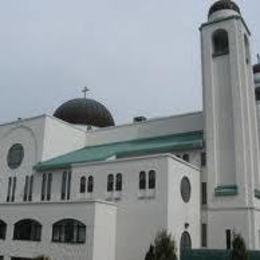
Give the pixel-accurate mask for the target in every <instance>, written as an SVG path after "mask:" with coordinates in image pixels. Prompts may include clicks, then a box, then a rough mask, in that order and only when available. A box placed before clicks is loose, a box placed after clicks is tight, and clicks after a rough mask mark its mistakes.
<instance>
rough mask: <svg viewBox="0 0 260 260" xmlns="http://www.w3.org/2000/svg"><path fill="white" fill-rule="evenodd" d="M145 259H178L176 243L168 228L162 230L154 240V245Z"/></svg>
mask: <svg viewBox="0 0 260 260" xmlns="http://www.w3.org/2000/svg"><path fill="white" fill-rule="evenodd" d="M145 260H177V254H176V243H175V241H174V240H173V239H172V236H171V234H168V233H167V231H166V230H163V231H160V232H159V233H158V234H157V235H156V238H155V240H154V245H150V249H149V251H148V252H147V254H146V256H145Z"/></svg>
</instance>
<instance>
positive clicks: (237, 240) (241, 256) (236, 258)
mask: <svg viewBox="0 0 260 260" xmlns="http://www.w3.org/2000/svg"><path fill="white" fill-rule="evenodd" d="M233 236H234V239H233V241H232V247H233V249H232V257H231V259H232V260H248V259H249V258H248V252H247V248H246V243H245V241H244V239H243V237H242V236H241V235H240V234H235V233H234V234H233Z"/></svg>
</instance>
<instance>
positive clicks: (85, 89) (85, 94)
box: [81, 86, 90, 98]
mask: <svg viewBox="0 0 260 260" xmlns="http://www.w3.org/2000/svg"><path fill="white" fill-rule="evenodd" d="M89 91H90V90H89V88H88V87H87V86H85V87H84V88H83V89H82V91H81V92H82V93H83V95H84V98H86V97H87V92H89Z"/></svg>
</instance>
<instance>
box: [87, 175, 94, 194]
mask: <svg viewBox="0 0 260 260" xmlns="http://www.w3.org/2000/svg"><path fill="white" fill-rule="evenodd" d="M93 189H94V178H93V176H89V177H88V193H92V192H93Z"/></svg>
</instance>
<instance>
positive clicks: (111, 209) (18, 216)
mask: <svg viewBox="0 0 260 260" xmlns="http://www.w3.org/2000/svg"><path fill="white" fill-rule="evenodd" d="M0 207H1V212H0V216H1V219H2V220H3V221H5V222H6V223H7V224H8V228H7V235H6V240H4V241H1V240H0V252H1V255H4V256H5V257H6V258H5V260H7V259H8V260H9V259H10V257H27V258H33V257H36V256H39V255H47V256H49V257H50V258H51V259H55V260H71V259H77V260H97V259H108V260H114V252H115V235H114V232H113V231H112V232H111V229H113V230H114V228H115V224H114V223H115V221H116V207H115V205H113V204H112V203H105V202H99V201H96V202H95V201H84V202H82V201H79V202H75V201H74V202H67V203H64V202H58V203H57V202H49V203H42V202H41V203H19V204H1V205H0ZM27 218H29V219H34V220H37V221H39V222H40V223H41V224H42V239H41V241H39V242H31V241H30V242H29V241H28V242H26V241H17V240H13V231H14V224H15V223H16V222H17V221H19V220H22V219H27ZM64 218H72V219H76V220H79V221H81V222H82V223H84V224H85V225H86V230H87V232H86V242H85V243H84V244H66V243H55V242H52V225H53V224H54V223H55V222H57V221H59V220H62V219H64ZM97 243H98V244H99V247H98V248H97V247H96V246H95V245H96V244H97ZM97 257H101V258H97Z"/></svg>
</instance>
